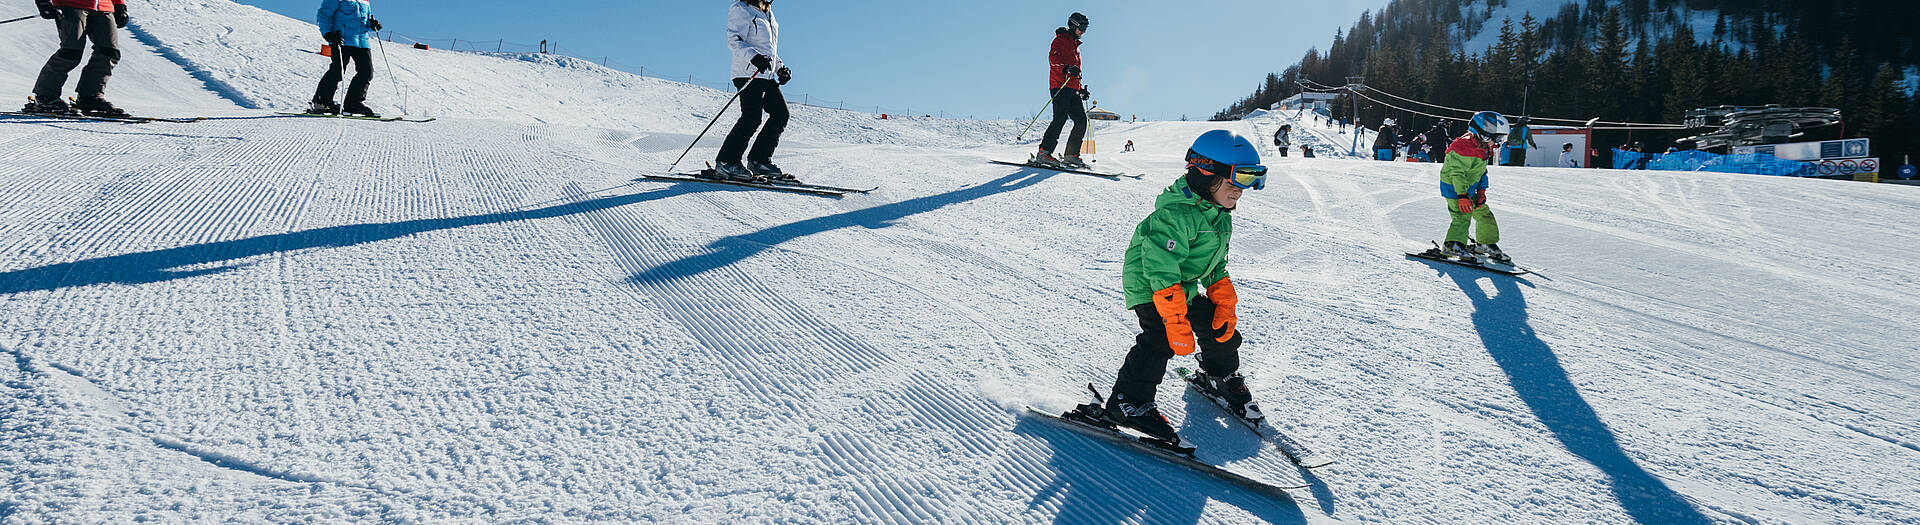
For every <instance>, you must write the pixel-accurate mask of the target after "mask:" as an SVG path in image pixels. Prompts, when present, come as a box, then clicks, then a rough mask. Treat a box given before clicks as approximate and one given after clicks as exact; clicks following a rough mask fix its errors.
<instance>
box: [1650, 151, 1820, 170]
mask: <svg viewBox="0 0 1920 525" xmlns="http://www.w3.org/2000/svg"><path fill="white" fill-rule="evenodd" d="M1613 169H1618V170H1665V171H1711V172H1717V173H1745V174H1748V175H1781V176H1788V177H1812V176H1815V175H1818V174H1819V172H1818V170H1817V169H1816V168H1815V167H1814V165H1813V164H1810V163H1806V162H1800V161H1794V160H1784V159H1781V158H1779V157H1775V156H1772V155H1753V154H1749V155H1721V154H1718V153H1708V152H1705V151H1692V150H1689V151H1676V152H1672V153H1664V154H1662V153H1655V154H1648V153H1639V152H1633V151H1627V150H1623V149H1619V148H1614V150H1613Z"/></svg>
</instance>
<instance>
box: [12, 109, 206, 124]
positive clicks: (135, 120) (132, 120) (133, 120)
mask: <svg viewBox="0 0 1920 525" xmlns="http://www.w3.org/2000/svg"><path fill="white" fill-rule="evenodd" d="M0 115H12V116H16V117H42V118H57V119H65V120H91V121H96V122H122V123H127V124H145V123H148V122H171V123H176V124H185V123H189V122H199V121H202V120H206V117H96V116H92V115H81V114H77V113H37V112H26V111H0Z"/></svg>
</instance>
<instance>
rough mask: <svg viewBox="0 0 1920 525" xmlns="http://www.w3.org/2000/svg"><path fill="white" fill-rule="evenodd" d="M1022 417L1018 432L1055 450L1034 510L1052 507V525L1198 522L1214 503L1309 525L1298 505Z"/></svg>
mask: <svg viewBox="0 0 1920 525" xmlns="http://www.w3.org/2000/svg"><path fill="white" fill-rule="evenodd" d="M1035 417H1038V416H1025V415H1023V416H1021V417H1020V421H1019V422H1018V423H1017V424H1015V425H1014V427H1013V431H1014V433H1017V434H1022V435H1027V436H1032V437H1036V438H1040V439H1041V440H1044V441H1046V442H1047V444H1048V445H1049V446H1051V447H1052V448H1053V456H1052V457H1051V458H1050V459H1049V460H1048V462H1047V465H1048V466H1049V467H1052V469H1053V471H1052V473H1053V479H1052V480H1051V481H1049V482H1048V483H1047V484H1046V485H1045V486H1042V487H1040V490H1039V491H1037V492H1035V493H1034V495H1033V500H1032V501H1031V502H1029V503H1028V504H1027V507H1028V508H1029V509H1036V510H1037V509H1043V508H1051V509H1053V523H1056V524H1067V523H1122V522H1127V523H1198V522H1200V521H1201V519H1202V518H1203V517H1205V511H1206V507H1207V502H1208V501H1219V502H1222V503H1226V504H1228V505H1233V506H1235V507H1238V508H1240V510H1244V511H1246V512H1247V513H1249V514H1252V515H1253V516H1254V517H1256V518H1259V519H1260V520H1262V521H1265V522H1267V523H1288V524H1292V523H1306V522H1307V518H1306V515H1305V514H1304V513H1302V512H1301V511H1300V504H1299V503H1298V502H1295V501H1293V499H1292V498H1287V497H1283V496H1277V495H1268V494H1262V493H1259V492H1254V491H1251V490H1248V489H1246V488H1242V487H1240V486H1238V485H1234V484H1233V483H1231V482H1228V481H1224V480H1218V479H1214V478H1212V477H1209V476H1207V475H1206V474H1199V473H1195V472H1193V471H1191V470H1188V469H1187V468H1185V467H1181V466H1178V465H1173V464H1170V463H1167V462H1165V461H1163V460H1160V459H1158V458H1154V457H1152V456H1148V455H1145V454H1141V453H1136V452H1134V451H1131V450H1125V449H1120V448H1116V446H1115V445H1111V444H1107V443H1103V442H1101V441H1099V440H1097V439H1094V438H1091V437H1087V436H1083V435H1080V434H1077V433H1075V432H1074V431H1072V430H1068V429H1064V428H1059V427H1055V426H1053V424H1051V423H1047V422H1043V421H1040V420H1038V419H1035Z"/></svg>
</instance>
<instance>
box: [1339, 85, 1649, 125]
mask: <svg viewBox="0 0 1920 525" xmlns="http://www.w3.org/2000/svg"><path fill="white" fill-rule="evenodd" d="M1355 95H1358V96H1359V97H1360V98H1364V99H1367V101H1369V102H1373V103H1375V104H1379V105H1382V106H1386V107H1390V108H1393V109H1397V110H1400V111H1405V112H1407V113H1412V114H1415V115H1421V116H1426V117H1433V118H1437V119H1443V120H1446V119H1450V120H1466V119H1462V118H1460V117H1449V116H1445V115H1435V114H1432V113H1427V112H1423V111H1416V110H1411V109H1407V108H1403V107H1400V106H1395V105H1393V104H1389V103H1386V102H1382V101H1380V100H1379V99H1375V98H1373V97H1369V96H1367V95H1366V94H1364V93H1355ZM1582 124H1585V123H1584V122H1583V123H1582ZM1581 127H1582V128H1584V129H1593V130H1598V131H1617V130H1642V131H1673V130H1680V129H1683V128H1650V127H1637V126H1594V127H1590V128H1589V127H1586V126H1581Z"/></svg>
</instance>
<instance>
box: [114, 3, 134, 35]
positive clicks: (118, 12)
mask: <svg viewBox="0 0 1920 525" xmlns="http://www.w3.org/2000/svg"><path fill="white" fill-rule="evenodd" d="M132 21H133V17H131V16H127V5H126V4H120V5H116V6H113V27H118V28H120V29H126V28H127V22H132Z"/></svg>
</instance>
